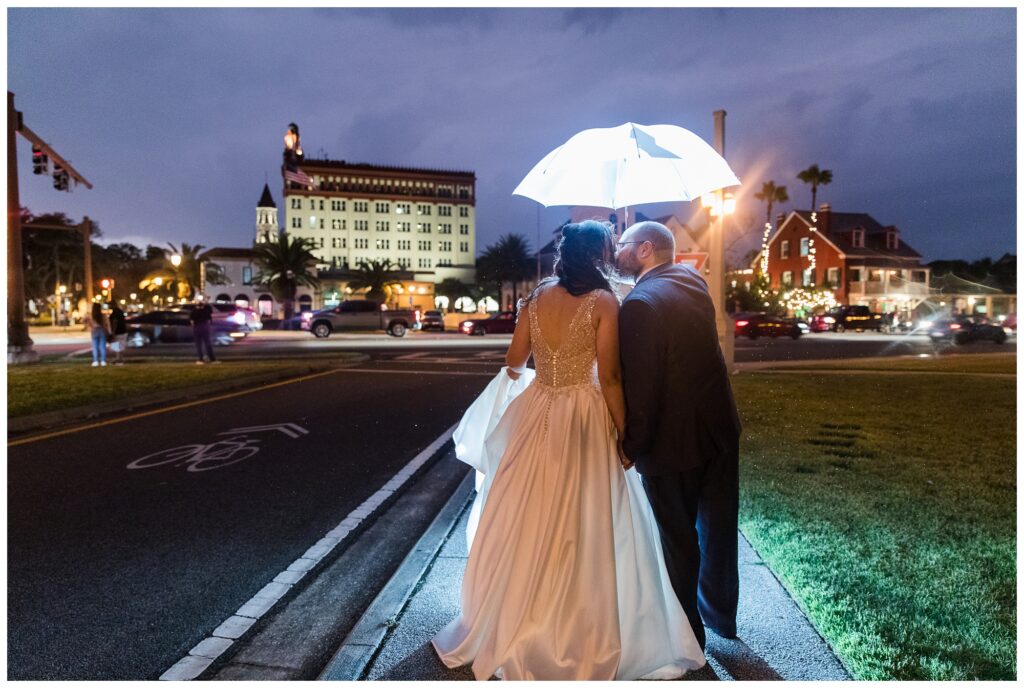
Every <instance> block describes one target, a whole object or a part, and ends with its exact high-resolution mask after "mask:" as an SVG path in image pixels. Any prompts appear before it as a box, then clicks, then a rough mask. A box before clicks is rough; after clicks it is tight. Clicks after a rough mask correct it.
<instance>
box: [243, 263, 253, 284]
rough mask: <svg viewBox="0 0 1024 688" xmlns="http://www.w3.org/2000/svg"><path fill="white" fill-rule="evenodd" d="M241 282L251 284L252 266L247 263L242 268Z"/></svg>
mask: <svg viewBox="0 0 1024 688" xmlns="http://www.w3.org/2000/svg"><path fill="white" fill-rule="evenodd" d="M242 284H252V267H251V266H249V265H246V266H244V267H243V268H242Z"/></svg>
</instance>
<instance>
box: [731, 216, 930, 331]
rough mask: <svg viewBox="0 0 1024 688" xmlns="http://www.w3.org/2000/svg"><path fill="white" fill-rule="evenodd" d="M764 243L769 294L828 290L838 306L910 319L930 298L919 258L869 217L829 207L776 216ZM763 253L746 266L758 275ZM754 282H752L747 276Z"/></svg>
mask: <svg viewBox="0 0 1024 688" xmlns="http://www.w3.org/2000/svg"><path fill="white" fill-rule="evenodd" d="M777 225H778V230H777V231H776V232H775V234H774V235H772V237H771V239H769V241H768V277H769V280H770V282H771V288H772V289H781V290H785V289H790V288H798V287H803V288H812V289H822V288H825V289H828V290H830V291H832V292H833V294H834V296H835V298H836V300H837V301H838V302H839V303H842V304H847V305H864V306H868V307H869V308H871V309H872V310H874V311H878V312H885V313H888V312H898V313H901V314H909V312H910V311H912V310H914V308H916V307H917V306H918V304H920V303H921V302H922V301H924V300H925V299H927V298H928V296H929V272H930V270H929V269H928V268H927V267H926V266H923V265H922V264H921V254H919V253H918V252H917V251H915V250H914V249H913V248H911V247H910V245H909V244H907V243H906V242H905V241H903V239H902V238H901V237H900V231H899V229H898V228H896V227H895V226H893V225H889V226H883V225H882V224H881V223H879V222H878V221H877V220H875V219H874V218H873V217H871V216H870V215H868V214H867V213H835V212H832V209H831V207H830V206H829V205H828V204H823V205H822V206H821V209H820V210H819V211H818V212H817V213H815V214H812V213H811V211H809V210H794V211H792V212H790V213H789V215H786V216H783V215H779V216H778V218H777ZM760 264H761V254H758V255H757V256H755V257H754V260H753V262H752V263H751V265H750V267H751V268H752V269H753V271H754V273H755V274H756V273H758V272H759V271H760ZM750 279H752V277H750Z"/></svg>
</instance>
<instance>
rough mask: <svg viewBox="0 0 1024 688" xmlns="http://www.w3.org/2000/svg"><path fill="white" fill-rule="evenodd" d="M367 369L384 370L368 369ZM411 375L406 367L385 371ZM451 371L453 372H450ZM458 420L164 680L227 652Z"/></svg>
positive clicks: (192, 672)
mask: <svg viewBox="0 0 1024 688" xmlns="http://www.w3.org/2000/svg"><path fill="white" fill-rule="evenodd" d="M364 372H371V373H372V372H382V371H374V370H367V371H364ZM383 372H394V373H401V374H403V375H408V374H409V372H407V371H400V370H396V371H383ZM447 374H450V373H447ZM467 374H468V375H479V374H480V373H467ZM456 427H458V423H456V424H455V425H453V426H451V427H450V428H448V429H447V430H445V431H444V432H443V433H442V434H441V436H440V437H438V438H437V439H435V440H434V441H433V442H431V443H430V444H429V445H427V447H426V449H424V450H423V451H421V452H420V453H419V454H417V455H416V456H415V457H414V458H413V459H412V460H411V461H409V463H407V464H405V466H403V467H402V470H401V471H399V472H398V473H397V474H396V475H395V476H394V477H392V478H391V480H389V481H388V482H387V483H386V484H385V485H384V486H383V487H381V488H380V489H379V490H377V491H376V492H374V493H373V494H372V495H370V496H369V497H368V498H367V499H365V500H364V501H363V503H362V504H360V505H359V506H357V507H356V508H355V509H354V510H352V511H351V512H349V514H348V515H347V516H345V518H344V519H342V521H341V523H339V524H338V525H336V526H334V527H333V528H332V529H331V530H329V531H327V533H325V534H324V536H323V537H322V538H320V539H319V540H317V542H316V543H315V544H313V546H311V547H310V548H309V549H307V550H306V551H305V552H304V553H303V555H302V556H301V557H299V558H298V559H296V560H295V561H293V562H292V563H291V564H290V565H289V566H288V568H287V569H285V570H284V571H282V572H281V573H279V574H277V575H276V576H275V577H274V580H273V581H271V582H270V583H267V584H266V585H265V586H263V587H262V588H261V589H260V591H259V592H257V593H256V594H255V595H253V596H252V597H251V598H250V599H249V600H248V601H246V602H245V604H243V605H242V606H241V607H239V608H238V611H237V612H235V614H234V615H232V616H230V617H228V618H227V619H225V620H224V622H223V623H221V624H220V625H219V626H217V628H215V629H214V630H213V632H212V633H210V635H209V636H207V637H206V638H203V639H202V640H201V641H200V642H199V643H198V644H196V646H195V647H193V648H192V649H191V650H189V651H188V654H187V655H185V656H184V657H182V658H181V659H179V660H178V661H177V662H175V664H174V665H173V666H172V667H171V668H170V669H168V670H167V671H165V672H164V673H163V674H161V676H160V680H161V681H191V680H192V679H194V678H196V677H198V676H199V675H200V674H202V673H203V672H204V671H206V669H207V668H208V667H209V666H210V665H211V664H212V663H213V662H214V660H216V659H217V658H218V657H220V656H221V655H222V654H224V652H225V651H227V649H228V648H230V647H231V646H232V645H233V644H234V642H235V641H236V640H237V639H238V638H240V637H242V635H243V634H244V633H245V632H246V631H248V630H249V629H250V628H252V626H253V624H255V623H256V621H257V620H258V619H260V618H262V617H263V616H264V615H265V614H266V613H267V612H269V611H270V610H271V609H272V608H273V607H274V605H275V604H277V602H279V601H280V600H281V598H282V597H284V596H285V595H286V594H287V593H288V591H289V590H290V589H291V588H292V586H293V585H295V584H296V583H297V582H298V581H299V580H301V579H302V577H303V576H305V575H306V572H307V571H309V570H310V569H312V568H313V567H314V566H316V565H317V564H318V563H320V561H321V560H322V559H323V558H324V557H326V556H327V555H328V554H330V553H331V552H332V551H333V550H334V548H335V547H337V546H338V545H339V544H340V543H341V542H343V541H344V540H345V538H346V537H347V536H348V534H349V533H351V532H352V530H353V529H354V528H355V527H356V526H358V525H359V524H360V523H362V522H363V521H364V520H365V519H366V518H369V517H370V516H371V515H372V514H373V512H375V511H376V510H377V509H378V508H379V507H380V505H381V504H383V503H384V502H386V501H387V499H388V498H389V497H391V496H392V495H393V494H394V493H395V492H396V491H397V490H398V489H399V488H400V487H401V486H402V485H403V484H405V482H406V481H408V480H409V478H411V477H412V476H413V475H415V473H416V471H418V470H419V469H420V468H421V467H422V466H423V464H425V463H426V462H427V461H428V460H429V459H430V457H431V456H433V455H434V454H436V453H437V451H438V450H439V449H440V448H441V447H442V446H444V443H445V442H447V441H448V440H449V439H451V436H452V433H453V432H455V428H456Z"/></svg>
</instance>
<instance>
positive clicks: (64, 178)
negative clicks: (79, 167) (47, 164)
mask: <svg viewBox="0 0 1024 688" xmlns="http://www.w3.org/2000/svg"><path fill="white" fill-rule="evenodd" d="M69 180H70V177H69V176H68V171H67V170H65V169H64V168H63V167H61V166H60V165H54V166H53V188H55V189H57V191H67V190H68V187H69V184H68V182H69Z"/></svg>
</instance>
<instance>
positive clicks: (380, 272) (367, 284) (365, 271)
mask: <svg viewBox="0 0 1024 688" xmlns="http://www.w3.org/2000/svg"><path fill="white" fill-rule="evenodd" d="M397 267H398V266H397V265H394V264H393V263H392V262H391V261H390V260H389V259H387V258H385V259H384V260H371V261H365V260H361V261H359V263H358V265H356V276H355V277H354V278H353V279H351V280H350V281H349V283H348V286H349V287H351V288H352V289H368V290H369V291H367V292H366V300H367V301H377V302H378V303H387V302H388V301H390V300H391V293H392V290H391V287H392V286H394V285H396V284H401V279H399V273H398V271H397V270H396V269H395V268H397Z"/></svg>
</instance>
